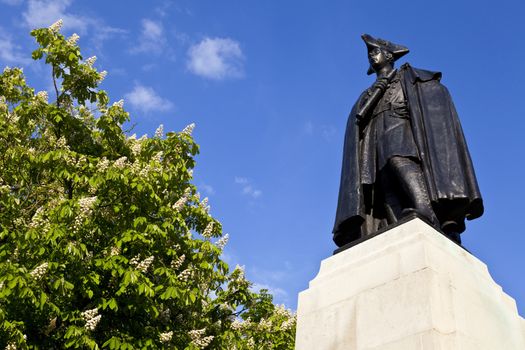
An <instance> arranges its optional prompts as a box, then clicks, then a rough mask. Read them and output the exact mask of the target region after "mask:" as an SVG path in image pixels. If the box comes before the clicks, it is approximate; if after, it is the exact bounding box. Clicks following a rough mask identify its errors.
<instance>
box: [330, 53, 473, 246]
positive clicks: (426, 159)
mask: <svg viewBox="0 0 525 350" xmlns="http://www.w3.org/2000/svg"><path fill="white" fill-rule="evenodd" d="M399 74H400V81H401V86H402V88H403V93H404V95H405V97H406V99H407V104H408V109H409V113H410V124H411V128H412V132H413V135H414V140H415V142H416V145H417V148H418V154H419V159H420V160H421V166H422V169H423V174H424V177H425V181H426V184H427V188H428V192H429V195H430V199H431V202H432V206H433V208H434V211H435V213H436V216H437V218H438V219H439V222H440V224H441V226H442V229H443V230H445V231H447V230H448V231H452V232H456V233H461V232H463V231H464V230H465V218H466V219H468V220H472V219H475V218H477V217H480V216H481V215H482V214H483V201H482V199H481V194H480V191H479V187H478V183H477V180H476V176H475V173H474V168H473V165H472V160H471V158H470V154H469V151H468V148H467V144H466V142H465V137H464V135H463V131H462V129H461V125H460V123H459V119H458V115H457V113H456V109H455V107H454V104H453V102H452V99H451V97H450V94H449V92H448V90H447V88H446V87H445V86H444V85H442V84H441V83H440V79H441V73H439V72H431V71H426V70H421V69H416V68H413V67H411V66H410V65H409V64H408V63H407V64H404V65H403V66H401V67H400V68H399ZM366 96H367V95H366V93H363V94H362V95H361V96H360V98H359V99H358V101H357V102H356V104H355V105H354V107H353V108H352V111H351V112H350V116H349V118H348V122H347V126H346V133H345V141H344V149H343V166H342V171H341V183H340V188H339V200H338V203H337V212H336V219H335V225H334V229H333V233H334V241H335V243H336V244H337V245H338V246H342V245H344V244H346V243H348V242H350V241H353V240H355V239H358V238H360V237H362V236H365V235H368V234H371V233H373V232H371V230H372V231H373V229H372V228H377V225H373V224H372V223H371V222H372V221H374V220H377V218H374V217H372V214H371V213H370V208H367V205H368V204H367V199H366V197H367V196H368V194H367V191H368V192H370V188H369V187H370V186H369V185H364V184H362V183H361V179H360V164H361V157H362V150H361V149H360V141H361V138H360V133H361V130H360V128H361V127H362V126H361V125H360V124H358V123H357V119H356V111H357V108H358V107H359V106H360V105H361V103H362V102H363V99H365V98H366ZM372 187H373V186H372Z"/></svg>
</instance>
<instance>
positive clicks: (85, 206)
mask: <svg viewBox="0 0 525 350" xmlns="http://www.w3.org/2000/svg"><path fill="white" fill-rule="evenodd" d="M96 201H97V196H93V197H82V198H80V199H79V200H78V205H79V207H80V214H82V215H89V214H90V213H91V211H92V209H93V205H94V204H95V202H96Z"/></svg>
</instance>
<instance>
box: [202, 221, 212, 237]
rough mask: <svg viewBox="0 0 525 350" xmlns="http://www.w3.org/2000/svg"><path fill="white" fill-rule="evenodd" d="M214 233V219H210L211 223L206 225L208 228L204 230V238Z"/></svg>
mask: <svg viewBox="0 0 525 350" xmlns="http://www.w3.org/2000/svg"><path fill="white" fill-rule="evenodd" d="M212 233H213V221H210V223H209V224H208V225H207V226H206V228H205V229H204V231H203V232H202V236H203V237H204V238H210V237H211V235H212Z"/></svg>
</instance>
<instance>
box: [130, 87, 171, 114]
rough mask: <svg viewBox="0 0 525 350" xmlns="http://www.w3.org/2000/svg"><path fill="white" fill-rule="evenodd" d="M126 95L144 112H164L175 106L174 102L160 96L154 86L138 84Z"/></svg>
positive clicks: (135, 106) (132, 103) (131, 102)
mask: <svg viewBox="0 0 525 350" xmlns="http://www.w3.org/2000/svg"><path fill="white" fill-rule="evenodd" d="M124 97H125V98H126V100H128V101H129V103H130V104H131V105H132V106H133V107H134V108H136V109H138V110H140V111H142V112H144V113H149V112H155V111H157V112H164V111H168V110H170V109H172V108H173V103H171V102H170V101H169V100H167V99H164V98H162V97H160V96H159V95H158V94H157V93H156V92H155V90H153V88H151V87H148V86H144V85H140V84H136V85H135V87H134V88H133V90H132V91H130V92H128V93H127V94H125V95H124Z"/></svg>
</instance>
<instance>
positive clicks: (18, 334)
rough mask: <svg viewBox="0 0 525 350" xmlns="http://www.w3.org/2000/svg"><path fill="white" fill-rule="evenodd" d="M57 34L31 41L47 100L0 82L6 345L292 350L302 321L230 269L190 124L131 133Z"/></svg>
mask: <svg viewBox="0 0 525 350" xmlns="http://www.w3.org/2000/svg"><path fill="white" fill-rule="evenodd" d="M60 24H61V22H60V21H59V22H57V23H55V24H54V25H52V26H51V27H49V28H42V29H36V30H34V31H32V32H31V35H32V36H33V37H34V38H35V39H36V42H37V44H38V48H37V49H36V50H35V51H34V52H33V58H34V59H35V60H44V61H45V63H46V64H47V65H48V66H49V67H50V71H51V73H52V77H51V78H50V81H51V79H52V83H53V84H54V91H52V92H50V93H49V96H48V93H47V92H38V93H35V91H34V89H32V88H31V87H30V86H28V85H27V83H26V80H25V77H24V74H23V72H22V70H21V69H19V68H5V69H4V71H3V73H2V74H0V349H4V348H5V349H64V348H82V349H164V348H166V349H265V350H266V349H293V347H294V333H295V316H294V315H293V314H292V313H291V312H290V311H288V310H286V309H285V308H284V307H282V306H275V305H274V304H273V303H272V297H271V296H270V295H269V294H268V293H267V292H266V291H264V290H263V291H261V292H254V291H252V290H250V283H249V282H248V281H247V280H246V279H245V278H244V272H243V270H242V268H239V267H237V268H235V269H233V270H230V269H229V267H228V265H227V264H226V263H225V262H224V261H223V260H221V252H222V249H223V247H224V244H225V243H226V240H227V235H223V234H222V229H221V224H220V223H219V222H218V221H217V220H216V219H214V218H213V217H212V216H210V214H209V212H208V211H209V207H208V203H207V199H203V200H201V198H200V196H199V193H198V192H197V188H196V187H195V186H194V185H193V184H192V183H191V180H192V168H193V167H194V165H195V161H194V156H195V155H196V154H197V153H198V145H197V144H196V143H195V142H194V140H193V139H192V136H191V131H192V129H193V125H190V126H188V127H187V128H186V129H184V130H183V131H182V132H168V133H166V134H164V131H163V130H162V128H161V127H159V129H158V130H157V132H156V133H155V135H154V136H153V137H151V138H148V137H146V136H143V137H140V138H137V137H135V136H127V135H126V133H125V132H124V131H123V129H122V125H123V123H125V122H126V121H128V118H129V116H128V113H127V112H126V111H125V109H124V108H123V102H122V101H119V102H114V103H110V98H109V96H108V94H107V93H106V92H105V91H103V90H101V89H99V88H98V85H99V84H100V82H101V81H102V79H103V78H104V76H105V72H100V71H98V70H97V69H96V68H95V67H94V63H95V58H94V57H92V58H88V59H83V57H82V54H81V52H80V48H79V47H78V45H77V40H78V36H77V35H76V34H74V35H73V36H71V37H69V38H65V37H64V36H63V35H62V34H60ZM51 96H53V97H52V98H51ZM48 100H49V101H48Z"/></svg>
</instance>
